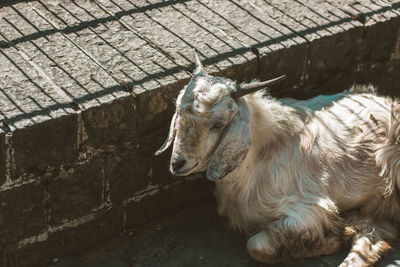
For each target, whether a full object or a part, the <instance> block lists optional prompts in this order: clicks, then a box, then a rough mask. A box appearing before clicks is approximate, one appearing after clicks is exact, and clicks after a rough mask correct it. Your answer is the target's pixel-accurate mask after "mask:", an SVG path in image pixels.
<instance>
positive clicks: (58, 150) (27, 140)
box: [12, 115, 78, 177]
mask: <svg viewBox="0 0 400 267" xmlns="http://www.w3.org/2000/svg"><path fill="white" fill-rule="evenodd" d="M12 144H13V148H14V160H15V166H16V176H17V177H18V176H20V175H24V174H25V173H30V174H31V175H32V174H41V173H43V172H44V171H45V170H46V169H47V168H48V167H49V166H60V165H61V164H63V163H65V162H68V161H71V160H73V159H75V158H76V156H77V153H78V151H77V123H76V115H70V116H63V117H59V118H56V119H53V120H48V121H44V122H42V123H38V124H35V125H32V126H30V127H28V128H23V129H17V130H15V131H14V132H13V135H12Z"/></svg>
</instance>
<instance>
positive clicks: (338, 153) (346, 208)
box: [156, 53, 400, 267]
mask: <svg viewBox="0 0 400 267" xmlns="http://www.w3.org/2000/svg"><path fill="white" fill-rule="evenodd" d="M195 63H196V70H195V72H194V75H193V77H192V78H191V79H190V81H189V83H188V84H187V86H186V87H185V88H184V89H183V90H181V91H180V93H179V96H178V98H177V102H176V112H175V114H174V116H173V118H172V121H171V125H170V130H169V136H168V138H167V140H166V141H165V143H164V144H163V145H162V147H161V148H160V150H158V151H157V152H156V155H157V154H160V153H161V152H163V151H165V150H166V149H167V148H168V147H169V146H170V145H171V144H173V151H172V156H171V162H170V171H171V173H172V174H174V175H177V176H185V175H189V174H191V173H195V172H200V171H206V174H207V178H208V179H209V180H211V181H214V182H215V184H216V189H215V196H216V199H217V202H218V211H219V214H221V215H225V216H227V217H228V219H229V221H230V224H231V225H232V227H233V228H236V229H239V230H240V231H242V232H245V233H247V234H248V235H249V236H251V237H250V238H249V239H248V242H247V250H248V253H249V254H250V256H251V257H252V258H253V259H255V260H257V261H259V262H263V263H277V262H282V261H285V260H287V259H296V258H308V257H317V256H320V255H327V254H332V253H335V252H338V251H340V250H342V249H344V248H346V247H347V246H351V250H350V253H349V254H348V256H347V257H346V259H345V260H344V261H343V263H342V264H341V265H340V266H342V267H343V266H369V265H372V264H374V263H375V262H377V261H378V260H379V259H380V258H381V257H382V256H384V254H385V253H386V252H387V251H388V250H389V249H390V245H389V243H388V242H390V241H392V240H394V239H396V238H397V237H398V234H399V233H398V226H399V225H400V197H399V192H400V190H399V189H400V115H399V114H400V104H399V102H397V101H396V100H394V99H391V98H389V97H380V96H377V95H376V94H373V93H363V92H360V90H358V92H357V90H353V92H350V91H349V92H344V93H342V94H340V95H338V96H337V98H338V99H337V100H336V101H330V102H327V103H325V104H324V107H322V108H320V109H317V110H312V109H311V108H310V107H307V103H309V102H304V101H298V102H296V101H294V100H292V101H286V103H285V101H284V100H281V101H278V100H276V99H274V98H272V97H270V96H264V95H263V93H262V92H259V90H261V89H265V88H266V87H267V86H268V85H272V84H274V83H276V82H278V81H280V80H281V79H282V78H283V77H279V78H276V79H272V80H269V81H265V82H254V83H250V84H240V85H238V84H236V83H235V82H234V81H232V80H230V79H226V78H221V77H214V76H211V75H208V74H207V73H206V71H205V70H204V68H203V65H202V64H201V62H200V60H199V58H198V56H197V55H196V53H195ZM355 89H357V88H355ZM256 91H258V92H256ZM315 101H318V99H317V100H315Z"/></svg>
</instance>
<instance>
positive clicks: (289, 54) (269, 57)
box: [259, 43, 308, 97]
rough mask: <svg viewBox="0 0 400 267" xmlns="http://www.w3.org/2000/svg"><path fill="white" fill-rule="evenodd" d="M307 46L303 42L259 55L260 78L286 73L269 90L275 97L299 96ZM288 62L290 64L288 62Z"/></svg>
mask: <svg viewBox="0 0 400 267" xmlns="http://www.w3.org/2000/svg"><path fill="white" fill-rule="evenodd" d="M307 54H308V47H307V45H306V44H305V43H303V44H300V45H297V46H291V47H289V48H286V49H280V50H275V51H273V52H270V53H267V54H264V55H261V60H260V65H261V67H260V69H261V70H262V72H261V73H260V76H259V79H260V80H262V81H263V80H268V79H271V78H275V77H278V76H280V75H286V78H285V79H284V80H283V81H282V82H280V83H279V84H277V85H274V86H272V88H271V90H270V91H269V92H270V93H271V95H273V96H275V97H299V96H301V95H302V94H303V92H302V88H301V85H302V82H303V80H304V79H305V77H304V73H305V70H306V62H307ZM288 62H290V64H288Z"/></svg>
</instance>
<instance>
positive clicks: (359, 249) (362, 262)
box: [339, 236, 390, 267]
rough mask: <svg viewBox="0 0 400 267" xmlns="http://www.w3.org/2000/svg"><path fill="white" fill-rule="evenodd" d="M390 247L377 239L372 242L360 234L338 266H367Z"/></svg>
mask: <svg viewBox="0 0 400 267" xmlns="http://www.w3.org/2000/svg"><path fill="white" fill-rule="evenodd" d="M389 249H390V245H389V244H388V243H387V242H385V241H383V240H379V241H376V242H373V241H372V239H371V238H369V237H367V236H361V237H358V238H356V239H355V240H354V242H353V245H352V247H351V251H350V253H349V255H347V257H346V259H345V260H344V261H343V262H342V264H340V265H339V267H350V266H351V267H367V266H372V265H373V264H374V263H376V262H377V261H378V260H379V259H380V258H381V257H382V256H384V255H385V254H386V253H387V251H388V250H389Z"/></svg>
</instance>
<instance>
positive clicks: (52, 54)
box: [1, 3, 128, 108]
mask: <svg viewBox="0 0 400 267" xmlns="http://www.w3.org/2000/svg"><path fill="white" fill-rule="evenodd" d="M16 6H17V7H20V6H21V11H19V14H17V15H15V14H14V13H12V11H8V9H10V8H8V9H6V12H5V13H6V14H5V16H4V17H5V18H6V20H3V21H1V27H2V28H3V27H4V28H5V29H7V31H6V32H5V35H6V37H7V39H9V40H13V39H16V38H19V37H21V34H24V35H31V34H32V31H36V29H35V28H34V27H36V28H37V29H38V30H41V31H47V30H49V29H50V30H51V29H54V27H53V26H52V25H51V24H49V22H48V21H46V20H45V19H44V18H42V17H40V16H39V15H38V14H37V13H35V12H34V11H33V10H32V8H30V5H26V4H24V3H20V4H18V5H16ZM23 17H29V22H27V21H26V20H24V19H22V18H23ZM10 20H13V25H14V26H13V27H12V26H10V25H9V23H7V21H10ZM32 25H33V26H34V27H33V26H32ZM30 29H33V30H30ZM20 32H21V33H20ZM15 46H16V47H17V48H18V49H19V50H20V51H22V52H23V53H25V54H26V55H27V57H28V58H30V60H31V61H32V62H33V63H34V64H36V65H38V66H40V69H41V70H42V72H44V73H46V75H47V76H48V77H49V78H50V79H51V80H52V81H53V82H54V83H55V84H56V85H57V86H58V87H59V88H61V89H62V92H63V93H64V94H65V95H67V96H68V98H70V99H72V101H73V102H75V103H77V104H80V105H81V107H82V108H88V107H91V106H93V105H100V104H101V103H105V102H109V101H112V100H114V99H116V98H118V97H119V96H124V95H127V94H128V93H127V92H124V91H123V88H122V86H120V85H119V83H118V81H116V80H115V79H114V78H112V77H111V76H110V75H109V74H108V73H107V72H106V71H104V70H103V69H101V68H99V66H98V65H97V64H96V63H95V62H94V61H92V60H91V59H90V57H89V56H88V55H87V54H86V53H85V51H84V50H83V49H79V47H77V46H76V44H75V43H73V42H71V41H70V40H68V39H67V38H66V37H65V36H64V35H63V34H61V33H59V32H56V33H54V34H51V35H48V36H46V37H45V38H38V39H34V40H29V41H27V42H20V43H17V44H15ZM71 59H74V60H73V61H72V60H71ZM110 88H111V89H110Z"/></svg>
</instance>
